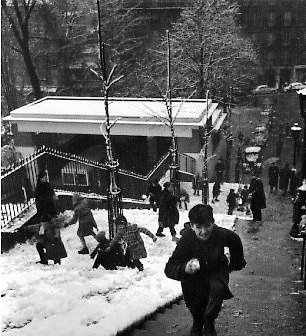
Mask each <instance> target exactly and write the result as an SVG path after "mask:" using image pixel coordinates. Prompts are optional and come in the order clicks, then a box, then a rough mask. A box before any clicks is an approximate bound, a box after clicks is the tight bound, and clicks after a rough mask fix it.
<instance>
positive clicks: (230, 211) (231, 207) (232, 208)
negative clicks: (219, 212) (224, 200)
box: [227, 205, 235, 215]
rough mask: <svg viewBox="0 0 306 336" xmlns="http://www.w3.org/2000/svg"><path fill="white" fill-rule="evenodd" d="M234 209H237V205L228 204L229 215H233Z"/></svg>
mask: <svg viewBox="0 0 306 336" xmlns="http://www.w3.org/2000/svg"><path fill="white" fill-rule="evenodd" d="M234 209H235V205H229V206H228V211H227V214H228V215H232V214H233V211H234Z"/></svg>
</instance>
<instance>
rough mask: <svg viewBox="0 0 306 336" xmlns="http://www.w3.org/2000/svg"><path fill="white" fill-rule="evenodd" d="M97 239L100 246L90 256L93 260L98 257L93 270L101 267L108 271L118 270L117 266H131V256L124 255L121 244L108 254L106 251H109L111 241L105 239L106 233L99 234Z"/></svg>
mask: <svg viewBox="0 0 306 336" xmlns="http://www.w3.org/2000/svg"><path fill="white" fill-rule="evenodd" d="M96 239H97V241H98V242H99V244H98V245H97V246H96V248H95V249H94V250H93V252H92V253H91V254H90V257H91V258H92V259H94V258H95V257H96V260H95V262H94V264H93V266H92V268H98V267H99V266H102V267H104V268H105V269H108V270H116V269H117V267H116V266H131V261H130V259H129V254H128V253H126V254H124V253H123V249H122V247H121V245H120V244H119V243H118V244H117V245H116V246H115V247H114V248H113V250H112V251H110V252H108V253H107V252H106V251H105V249H107V248H108V247H109V244H110V241H109V240H108V239H107V238H106V237H105V231H100V232H98V234H97V236H96Z"/></svg>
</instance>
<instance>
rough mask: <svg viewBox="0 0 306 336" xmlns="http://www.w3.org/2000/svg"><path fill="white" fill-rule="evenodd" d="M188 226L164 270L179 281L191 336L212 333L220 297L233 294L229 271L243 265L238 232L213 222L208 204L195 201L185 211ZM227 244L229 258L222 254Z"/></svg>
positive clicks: (227, 296)
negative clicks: (189, 208) (190, 320)
mask: <svg viewBox="0 0 306 336" xmlns="http://www.w3.org/2000/svg"><path fill="white" fill-rule="evenodd" d="M188 216H189V220H190V226H189V228H188V226H186V227H187V228H186V229H185V230H184V232H183V234H182V238H181V239H180V240H179V242H178V244H177V246H176V248H175V250H174V252H173V254H172V256H171V257H170V258H169V260H168V262H167V264H166V268H165V274H166V276H167V277H168V278H171V279H174V280H178V281H181V285H182V290H183V295H184V300H185V303H186V306H187V307H188V309H189V310H190V313H191V315H192V317H193V326H192V329H191V333H190V335H191V336H200V335H202V329H203V326H204V334H205V335H206V336H216V335H217V334H216V330H215V319H216V318H217V317H218V314H219V312H220V310H221V307H222V302H223V300H226V299H230V298H232V297H233V295H232V293H231V292H230V290H229V287H228V284H229V272H231V271H238V270H241V269H242V268H244V267H245V265H246V262H245V260H244V255H243V247H242V243H241V240H240V238H239V236H238V235H237V234H236V233H234V232H232V231H230V230H228V229H225V228H221V227H219V226H217V225H216V224H215V221H214V217H213V210H212V207H211V206H210V205H204V204H198V205H196V206H194V207H193V208H192V209H191V210H190V211H189V215H188ZM225 247H228V248H229V252H230V260H229V261H228V259H227V257H226V256H225V255H224V248H225Z"/></svg>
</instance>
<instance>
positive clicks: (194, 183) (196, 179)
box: [192, 175, 202, 190]
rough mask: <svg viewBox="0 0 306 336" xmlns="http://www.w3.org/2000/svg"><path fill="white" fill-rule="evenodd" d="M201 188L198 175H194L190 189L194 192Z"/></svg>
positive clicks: (200, 180)
mask: <svg viewBox="0 0 306 336" xmlns="http://www.w3.org/2000/svg"><path fill="white" fill-rule="evenodd" d="M201 187H202V179H201V177H200V176H199V175H196V176H194V177H193V179H192V188H193V189H195V190H198V189H201Z"/></svg>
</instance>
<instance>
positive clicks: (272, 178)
mask: <svg viewBox="0 0 306 336" xmlns="http://www.w3.org/2000/svg"><path fill="white" fill-rule="evenodd" d="M268 175H269V185H270V193H273V191H274V190H275V191H277V188H278V177H279V168H278V167H277V166H276V164H275V163H272V165H271V166H270V167H269V171H268Z"/></svg>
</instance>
